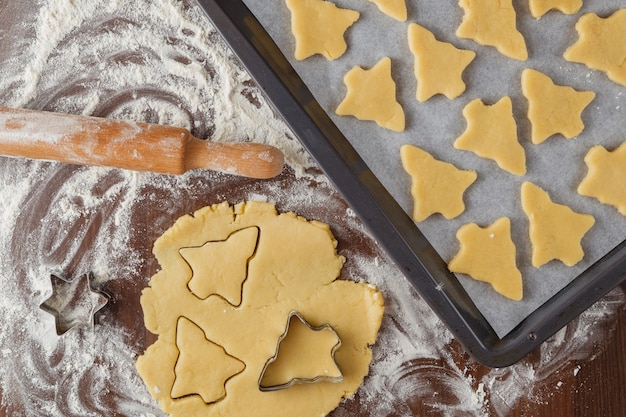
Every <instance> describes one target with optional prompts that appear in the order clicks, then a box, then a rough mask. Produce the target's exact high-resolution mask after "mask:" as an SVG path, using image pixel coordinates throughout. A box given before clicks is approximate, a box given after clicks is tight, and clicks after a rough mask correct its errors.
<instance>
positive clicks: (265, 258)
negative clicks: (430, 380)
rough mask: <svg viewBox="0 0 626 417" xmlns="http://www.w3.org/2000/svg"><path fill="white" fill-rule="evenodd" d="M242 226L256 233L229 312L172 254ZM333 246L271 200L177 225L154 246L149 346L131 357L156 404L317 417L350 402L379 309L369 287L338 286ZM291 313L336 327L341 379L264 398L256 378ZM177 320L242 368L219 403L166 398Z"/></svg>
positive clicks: (259, 416)
mask: <svg viewBox="0 0 626 417" xmlns="http://www.w3.org/2000/svg"><path fill="white" fill-rule="evenodd" d="M249 227H258V228H259V230H260V234H259V242H258V247H257V250H256V253H255V255H254V258H253V259H252V260H251V261H250V263H249V266H248V278H247V280H246V283H245V291H244V292H243V297H242V302H241V305H240V306H239V307H234V306H232V305H230V304H229V303H228V302H226V300H224V299H223V298H222V297H209V298H207V299H206V300H200V299H198V297H196V296H195V295H193V294H192V293H191V292H189V289H188V288H187V283H188V281H189V266H188V265H187V263H186V262H185V260H184V259H183V258H182V257H181V256H180V253H179V249H180V248H183V247H190V246H201V245H203V244H204V243H205V242H209V241H221V240H225V239H227V238H228V236H230V235H231V234H232V233H233V232H235V231H237V230H242V229H246V228H249ZM336 246H337V242H336V240H335V239H334V237H333V235H332V233H331V231H330V228H329V227H328V225H326V224H324V223H321V222H317V221H307V220H306V219H303V218H302V217H299V216H297V215H296V214H294V213H282V214H278V213H277V212H276V209H275V207H274V205H273V204H270V203H262V202H248V203H241V204H238V205H236V206H230V205H229V204H228V203H222V204H217V205H214V206H210V207H205V208H203V209H200V210H198V211H196V212H195V213H194V215H193V216H190V215H186V216H183V217H181V218H180V219H178V220H177V221H176V223H175V224H174V225H173V226H172V227H171V228H170V229H169V230H167V231H166V232H165V233H164V234H163V235H162V236H161V237H160V238H159V239H157V241H156V242H155V244H154V249H153V251H154V254H155V256H156V259H157V260H158V262H159V264H160V266H161V270H160V271H159V272H158V273H157V274H155V275H154V276H153V277H152V278H151V280H150V286H149V287H147V288H145V289H144V290H143V292H142V296H141V306H142V310H143V313H144V322H145V325H146V328H147V330H148V331H150V332H152V333H155V334H157V335H158V339H157V341H156V342H155V343H154V344H152V345H151V346H150V347H149V348H148V349H147V350H146V351H145V353H144V354H143V355H141V356H140V357H139V358H138V359H137V369H138V371H139V374H140V375H141V377H142V378H143V380H144V382H145V384H146V387H147V388H148V391H149V392H150V394H151V395H152V396H153V397H154V398H155V399H156V400H157V401H158V403H159V405H160V407H161V408H162V409H163V410H164V411H165V412H166V413H169V414H170V415H171V416H173V417H183V416H184V417H187V416H196V415H198V416H199V415H210V416H214V417H215V416H218V417H219V416H221V417H225V416H255V417H265V416H267V417H292V416H296V415H297V416H299V417H313V416H316V417H317V416H320V415H324V414H327V413H329V412H330V411H331V410H333V409H334V408H335V407H337V405H338V404H339V403H340V402H341V401H342V399H344V398H346V397H351V396H352V395H353V394H354V392H355V391H356V389H357V388H358V387H359V386H360V385H361V383H362V382H363V378H364V377H365V375H367V373H368V371H369V364H370V361H371V359H372V350H371V346H372V345H373V344H374V342H375V340H376V335H377V333H378V329H379V327H380V324H381V320H382V315H383V310H384V307H383V297H382V294H381V293H380V292H379V291H378V290H377V289H376V288H374V287H373V286H371V285H368V284H366V283H359V282H354V281H348V280H339V279H337V277H338V276H339V274H340V271H341V268H342V266H343V263H344V261H345V259H344V258H343V257H342V256H340V255H338V254H337V249H336ZM294 310H295V311H298V312H299V313H301V314H302V315H303V316H304V317H306V319H307V321H308V322H309V323H311V325H313V326H320V325H322V324H324V323H327V324H329V325H330V326H332V327H333V329H335V330H336V332H337V335H338V336H339V338H340V339H341V341H342V347H341V349H339V350H338V351H337V352H336V353H335V359H336V361H337V366H338V367H339V369H341V372H342V373H343V376H344V378H343V380H342V381H341V382H339V383H318V384H298V385H294V386H292V387H291V388H289V389H283V390H278V391H269V392H263V391H261V390H259V386H258V384H259V377H260V375H261V373H262V370H263V367H264V366H265V363H266V362H267V359H268V358H270V357H272V356H273V355H274V354H275V353H276V346H277V344H278V340H279V338H280V336H281V335H282V334H283V333H284V332H285V318H286V317H287V316H288V315H289V313H290V312H291V311H294ZM181 316H182V317H186V318H187V319H188V320H191V321H192V322H193V323H195V324H196V325H197V326H198V327H200V328H202V330H203V331H204V332H205V339H208V340H211V341H212V342H213V343H216V344H218V345H220V346H221V347H223V348H224V350H225V351H226V352H228V354H229V355H231V356H233V357H236V358H237V359H239V360H240V361H242V362H243V363H244V364H245V365H246V368H245V369H244V370H243V372H241V373H240V374H238V375H237V376H236V377H234V378H231V379H230V380H229V381H228V383H227V387H226V390H227V395H226V397H224V398H223V399H222V400H220V401H218V402H215V403H212V404H206V403H205V402H204V401H203V400H202V398H201V397H200V396H198V395H191V396H187V397H183V398H180V399H178V400H174V399H172V398H171V395H170V393H171V390H172V386H173V384H174V379H175V374H174V371H173V370H174V368H175V365H176V360H177V358H178V349H177V348H176V327H177V323H178V319H179V318H180V317H181ZM178 377H179V378H184V375H179V376H178Z"/></svg>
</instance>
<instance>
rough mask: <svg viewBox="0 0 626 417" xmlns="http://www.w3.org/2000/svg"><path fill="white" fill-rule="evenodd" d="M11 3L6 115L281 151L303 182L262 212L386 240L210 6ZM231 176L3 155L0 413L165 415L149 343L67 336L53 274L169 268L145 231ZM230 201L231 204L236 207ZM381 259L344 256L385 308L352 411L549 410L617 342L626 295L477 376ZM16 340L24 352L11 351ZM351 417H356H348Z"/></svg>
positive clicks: (265, 191) (261, 192) (125, 274)
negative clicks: (56, 318) (31, 113)
mask: <svg viewBox="0 0 626 417" xmlns="http://www.w3.org/2000/svg"><path fill="white" fill-rule="evenodd" d="M12 3H20V4H22V6H19V5H13V6H11V5H10V6H8V7H15V8H16V11H15V13H17V16H18V17H19V16H20V14H21V15H22V17H23V18H22V19H15V21H16V22H18V23H15V27H13V28H9V29H7V30H14V31H15V33H16V35H15V37H16V39H17V38H20V36H22V37H23V38H24V39H28V40H29V42H26V43H25V44H24V45H20V46H21V47H20V51H19V53H18V52H16V53H15V54H14V55H13V56H14V57H13V59H11V60H7V61H5V62H1V61H0V70H1V73H2V77H1V78H0V105H3V106H12V107H28V108H36V109H46V110H53V111H59V112H68V113H81V114H93V115H97V116H105V117H112V118H123V119H128V120H135V121H147V122H156V123H163V124H172V125H178V126H183V127H187V128H189V129H191V130H192V132H193V133H194V134H195V135H196V136H198V137H207V138H209V137H210V138H212V139H213V140H224V141H231V140H232V141H241V140H252V141H257V142H265V143H269V144H272V145H275V146H277V147H279V148H280V149H282V150H283V151H284V152H285V155H286V161H287V163H288V165H289V166H290V167H291V168H292V169H293V171H294V173H295V175H296V177H298V178H299V181H297V182H296V183H295V184H294V185H292V186H290V188H287V189H283V187H282V183H281V182H280V181H278V182H272V181H267V182H255V183H252V185H250V186H249V189H248V190H247V191H246V195H245V198H246V199H253V200H263V201H266V200H269V201H276V202H277V205H278V208H279V209H280V210H281V211H287V210H294V211H297V212H298V214H301V215H303V216H305V217H309V218H311V217H310V216H309V212H308V211H309V210H311V213H313V212H318V213H319V212H322V213H329V214H328V216H327V217H326V218H320V220H322V221H325V222H328V223H329V224H330V225H331V227H332V228H333V231H334V232H335V234H336V235H337V236H342V237H344V239H348V238H352V237H353V238H360V239H371V238H369V237H367V236H368V235H367V233H366V232H365V230H364V229H363V227H362V225H361V224H360V222H359V221H358V219H357V218H356V216H355V215H354V212H353V211H352V210H351V209H349V208H347V207H338V206H336V205H337V204H341V203H340V202H339V201H338V200H337V199H336V198H335V199H333V198H332V195H334V194H333V193H334V191H333V190H332V189H331V188H330V186H329V185H328V182H327V180H326V178H325V177H323V176H321V175H315V174H311V173H310V171H311V168H314V166H313V163H312V161H311V159H310V157H309V156H308V154H307V153H306V152H305V151H304V150H303V149H302V147H301V146H300V145H299V143H298V142H297V141H296V140H295V139H293V138H292V137H291V134H290V132H289V131H288V129H287V127H286V125H285V124H284V123H283V122H282V121H281V120H280V119H278V118H277V117H275V115H274V113H273V110H272V108H271V106H270V105H269V104H268V103H267V102H266V101H265V99H264V97H263V96H262V95H261V94H260V92H259V90H258V89H257V88H256V87H254V85H253V84H252V83H251V82H249V77H248V76H247V75H246V73H245V72H244V71H242V70H241V69H240V68H239V66H238V64H237V62H236V60H235V59H234V58H233V56H232V55H231V54H230V53H229V52H228V50H227V49H226V48H225V47H224V44H223V43H222V41H221V40H220V39H219V37H218V36H217V35H216V33H215V32H214V31H213V30H212V29H211V26H210V25H209V23H208V21H207V20H206V18H205V17H204V16H203V15H202V13H201V11H199V9H197V8H196V7H195V6H192V5H190V3H188V2H186V1H177V0H137V1H127V2H122V1H108V2H100V1H96V0H47V1H43V0H41V1H39V2H37V8H36V9H34V10H27V9H26V7H25V6H23V3H22V2H12ZM27 7H32V6H28V5H27ZM1 12H2V8H1V7H0V19H1V18H2V17H3V16H2V14H1ZM19 22H22V23H19ZM2 35H3V32H2V30H0V39H2ZM29 37H30V38H29ZM16 42H17V41H16ZM219 178H220V177H219V176H218V175H214V174H210V173H203V172H190V173H188V174H185V175H183V176H180V177H171V176H160V175H152V174H140V173H134V172H130V171H119V170H110V169H104V168H84V167H80V168H78V167H71V166H64V165H60V164H50V163H41V162H34V161H25V160H18V159H10V158H0V244H1V245H2V246H1V247H2V248H5V250H4V251H3V252H2V253H1V254H0V286H2V295H1V296H0V317H1V324H0V346H2V350H0V355H1V357H2V361H0V388H1V391H2V401H1V402H0V414H2V412H6V415H11V416H22V415H23V416H49V417H50V416H52V417H54V416H63V417H68V416H101V415H113V414H116V415H125V416H146V417H150V416H152V417H154V416H162V415H163V414H162V412H161V411H160V410H159V408H158V406H157V405H156V404H155V403H154V401H153V400H152V399H151V398H150V396H149V395H148V392H147V390H146V389H145V387H144V386H143V382H142V381H141V379H140V378H139V377H138V375H137V373H136V371H135V366H134V363H135V358H136V354H137V350H138V348H137V346H138V345H137V343H138V342H137V341H136V337H137V335H133V334H128V333H127V332H125V331H123V330H122V329H121V328H120V326H119V325H118V324H117V323H116V322H115V321H114V320H113V319H112V318H111V316H112V314H111V315H107V314H106V312H105V315H104V316H102V317H101V320H100V324H98V325H97V328H96V329H95V331H70V332H68V333H67V334H66V335H64V336H63V337H61V338H58V337H57V335H56V333H55V330H54V322H53V318H52V316H50V315H48V314H46V313H45V312H43V311H41V310H40V309H39V308H38V306H39V304H40V303H41V302H42V301H43V300H45V299H46V298H47V297H48V296H49V294H50V291H51V289H50V281H49V275H50V273H51V272H56V271H64V270H72V271H75V272H76V273H77V274H79V273H84V272H88V271H89V270H92V271H94V272H95V274H96V277H97V279H98V282H97V284H98V285H104V286H106V285H112V286H115V283H116V281H120V280H133V279H137V277H138V276H139V277H142V271H143V269H144V268H145V267H146V263H148V262H152V260H149V259H144V258H143V257H142V256H141V255H140V254H139V253H136V252H135V251H133V250H132V249H130V248H131V247H133V246H132V245H131V242H130V241H129V240H130V239H131V238H132V236H136V235H141V234H142V233H144V232H146V230H143V229H142V228H144V227H146V228H147V227H154V228H155V229H159V228H160V229H163V228H166V227H169V226H170V225H171V224H172V223H173V222H174V221H175V219H176V217H175V216H173V214H172V213H171V211H170V209H169V205H171V206H175V204H176V203H177V202H179V201H182V200H183V199H184V196H185V195H189V194H191V195H196V194H199V193H201V191H202V190H204V189H205V188H203V187H205V185H203V184H206V183H208V182H211V181H214V182H219ZM309 181H315V182H316V183H317V186H316V187H312V186H310V184H309ZM206 188H210V187H206ZM226 191H227V192H224V190H221V191H216V194H215V196H214V197H215V198H224V199H228V198H229V195H228V192H229V190H226ZM222 193H223V195H222ZM142 201H150V202H151V203H153V204H159V205H160V207H162V213H164V214H163V215H162V216H161V217H158V218H155V219H154V224H151V225H138V224H137V223H136V222H134V221H133V213H134V212H135V210H137V207H138V205H139V204H141V202H142ZM193 208H194V209H197V208H199V206H195V207H193ZM172 210H173V209H172ZM331 213H345V216H342V217H341V218H333V217H332V214H331ZM146 244H147V245H150V244H151V242H147V243H146ZM371 246H372V254H367V255H364V254H362V253H355V252H352V251H351V249H350V248H343V247H341V245H340V247H339V248H338V249H339V251H340V252H341V253H342V254H343V255H344V256H346V258H347V259H348V261H347V264H346V270H347V271H348V273H349V274H350V276H351V277H352V278H354V279H358V280H363V281H366V282H370V283H373V284H375V285H377V286H379V287H380V288H381V289H382V290H383V292H384V293H385V295H386V300H385V301H386V315H385V318H384V322H383V328H382V329H381V333H380V335H379V339H378V342H377V344H376V346H375V349H374V361H373V364H372V368H371V373H370V376H369V377H367V378H366V380H365V383H364V385H363V387H362V388H361V389H360V390H359V392H358V394H357V398H356V399H354V400H348V401H359V402H360V403H361V404H362V407H364V408H367V409H368V410H369V412H370V414H371V415H376V416H387V415H412V414H413V412H412V409H411V404H414V403H415V401H416V399H418V400H417V401H420V402H421V403H423V404H426V405H427V406H428V407H429V408H430V409H432V410H433V413H434V414H435V415H438V416H439V415H441V416H459V415H462V416H470V417H471V416H487V415H498V416H505V415H507V413H508V411H509V410H510V409H511V408H512V407H514V406H515V405H516V404H517V403H518V402H519V401H520V399H522V398H525V397H526V398H531V399H533V400H536V401H542V398H543V397H542V395H543V394H542V392H543V391H542V387H544V386H552V387H553V386H554V384H555V383H556V382H555V380H554V379H551V378H553V377H552V376H553V375H555V374H556V373H558V372H559V371H561V370H564V369H567V370H568V372H573V373H574V375H577V374H578V372H579V371H580V369H581V368H580V365H576V367H575V368H574V365H573V361H581V360H590V359H593V357H594V355H595V354H596V353H597V352H598V351H597V348H596V347H595V345H596V342H597V341H600V340H602V339H603V338H604V337H605V336H606V335H605V334H602V333H601V332H600V331H599V330H597V329H598V328H600V326H597V323H598V322H599V321H601V320H603V318H604V317H605V316H610V315H612V314H614V312H615V311H616V310H617V309H618V308H620V306H623V305H624V299H625V297H624V294H623V293H622V292H620V291H614V292H612V293H611V295H610V296H609V297H607V298H605V299H604V301H602V302H600V303H597V304H596V305H595V306H594V307H592V308H591V309H590V310H589V311H588V312H586V313H585V314H583V315H582V316H581V317H580V318H578V319H577V320H576V321H575V322H574V323H572V324H571V325H570V326H568V327H567V328H566V329H564V330H562V331H561V332H559V333H558V334H557V335H556V336H555V337H553V338H552V339H551V340H550V341H548V342H547V343H545V344H544V345H543V346H542V347H541V353H540V355H539V358H538V359H537V360H531V361H523V362H521V363H520V364H518V365H515V366H513V367H510V368H506V369H495V370H492V371H490V372H488V373H487V374H486V375H474V374H473V373H472V370H470V369H468V368H467V366H468V364H467V362H465V361H460V360H458V359H455V358H458V355H454V354H453V353H452V352H451V350H452V349H454V341H453V337H452V335H451V334H450V332H449V331H448V330H447V329H446V328H445V327H444V325H443V324H442V323H441V322H440V321H439V320H438V319H437V318H436V316H435V315H434V314H433V313H432V311H431V310H430V309H429V307H428V306H427V305H426V304H425V302H423V301H422V300H421V299H420V298H419V297H418V296H417V294H416V293H415V290H414V289H413V288H412V287H411V286H410V285H409V284H408V282H407V281H406V280H405V279H404V278H403V277H402V276H401V274H400V272H399V271H398V269H397V268H396V267H395V266H393V265H392V264H391V263H390V261H389V260H388V259H387V257H386V256H385V255H384V254H383V253H381V252H380V250H379V249H378V248H377V247H376V245H375V243H374V242H373V241H371ZM134 247H136V246H134ZM142 278H143V279H144V280H145V281H147V279H148V277H142ZM113 295H114V296H115V294H113ZM409 295H410V296H409ZM138 319H139V318H138ZM602 327H607V326H602ZM14 340H21V341H22V343H21V344H17V343H15V342H11V343H10V344H9V341H14ZM6 346H10V347H6ZM79 387H81V390H80V391H79V389H78V388H79ZM84 387H89V389H85V388H84ZM79 392H80V393H81V394H79ZM444 392H445V393H446V394H445V395H443V393H444ZM83 393H84V394H83ZM444 398H445V400H444ZM344 413H346V412H345V411H344V410H343V409H342V408H341V407H340V408H339V409H338V410H336V411H335V412H334V413H333V415H334V416H341V415H347V414H344Z"/></svg>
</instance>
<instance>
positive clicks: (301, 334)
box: [259, 315, 342, 388]
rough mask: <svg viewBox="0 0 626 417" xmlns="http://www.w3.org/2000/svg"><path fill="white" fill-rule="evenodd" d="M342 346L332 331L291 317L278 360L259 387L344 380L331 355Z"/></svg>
mask: <svg viewBox="0 0 626 417" xmlns="http://www.w3.org/2000/svg"><path fill="white" fill-rule="evenodd" d="M340 344H341V341H340V339H339V338H338V337H337V333H336V332H335V331H334V330H333V329H331V328H330V327H322V328H318V329H312V328H310V327H309V326H308V325H307V324H306V323H304V322H303V321H302V320H301V319H300V318H298V317H297V316H295V315H294V316H291V317H290V319H289V323H288V324H287V333H286V335H285V338H284V339H283V340H281V342H280V344H279V346H278V352H277V355H276V358H272V359H275V360H274V361H272V362H271V363H269V365H268V366H267V368H266V369H265V372H264V373H263V375H262V378H261V381H260V384H259V385H260V386H261V387H264V388H270V387H276V386H280V385H284V384H288V383H289V382H291V381H294V380H308V381H314V380H315V379H316V378H320V377H323V378H341V377H342V374H341V370H340V369H339V368H338V367H337V364H336V363H335V359H334V355H333V354H332V353H333V351H334V349H335V348H336V347H337V346H338V345H340Z"/></svg>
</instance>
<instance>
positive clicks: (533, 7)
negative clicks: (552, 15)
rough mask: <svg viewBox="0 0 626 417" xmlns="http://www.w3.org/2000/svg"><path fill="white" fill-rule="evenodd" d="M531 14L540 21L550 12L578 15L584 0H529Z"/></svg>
mask: <svg viewBox="0 0 626 417" xmlns="http://www.w3.org/2000/svg"><path fill="white" fill-rule="evenodd" d="M528 6H529V7H530V14H531V15H532V16H533V17H534V18H535V19H539V18H541V17H542V16H543V15H544V14H546V13H548V12H549V11H550V10H558V11H560V12H562V13H564V14H574V13H578V11H579V10H580V8H581V7H582V6H583V0H529V1H528Z"/></svg>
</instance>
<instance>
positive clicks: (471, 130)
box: [454, 97, 526, 175]
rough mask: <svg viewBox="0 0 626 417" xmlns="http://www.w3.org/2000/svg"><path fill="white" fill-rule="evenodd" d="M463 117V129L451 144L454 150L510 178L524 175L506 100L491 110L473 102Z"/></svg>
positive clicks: (523, 157)
mask: <svg viewBox="0 0 626 417" xmlns="http://www.w3.org/2000/svg"><path fill="white" fill-rule="evenodd" d="M463 116H464V117H465V119H466V120H467V129H466V130H465V132H463V134H462V135H461V136H459V138H458V139H457V140H456V141H455V142H454V147H455V148H456V149H462V150H465V151H471V152H474V153H475V154H476V155H478V156H480V157H482V158H487V159H491V160H493V161H495V162H496V163H497V164H498V166H499V167H500V168H502V169H504V170H505V171H508V172H510V173H512V174H515V175H524V174H525V173H526V152H525V151H524V148H523V147H522V145H520V143H519V141H518V139H517V124H516V123H515V118H514V117H513V105H512V104H511V99H510V98H509V97H503V98H502V99H500V100H499V101H498V102H497V103H496V104H493V105H491V106H489V105H486V104H484V103H483V102H482V101H481V100H480V99H476V100H473V101H471V102H469V103H468V104H467V106H465V108H464V109H463Z"/></svg>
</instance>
